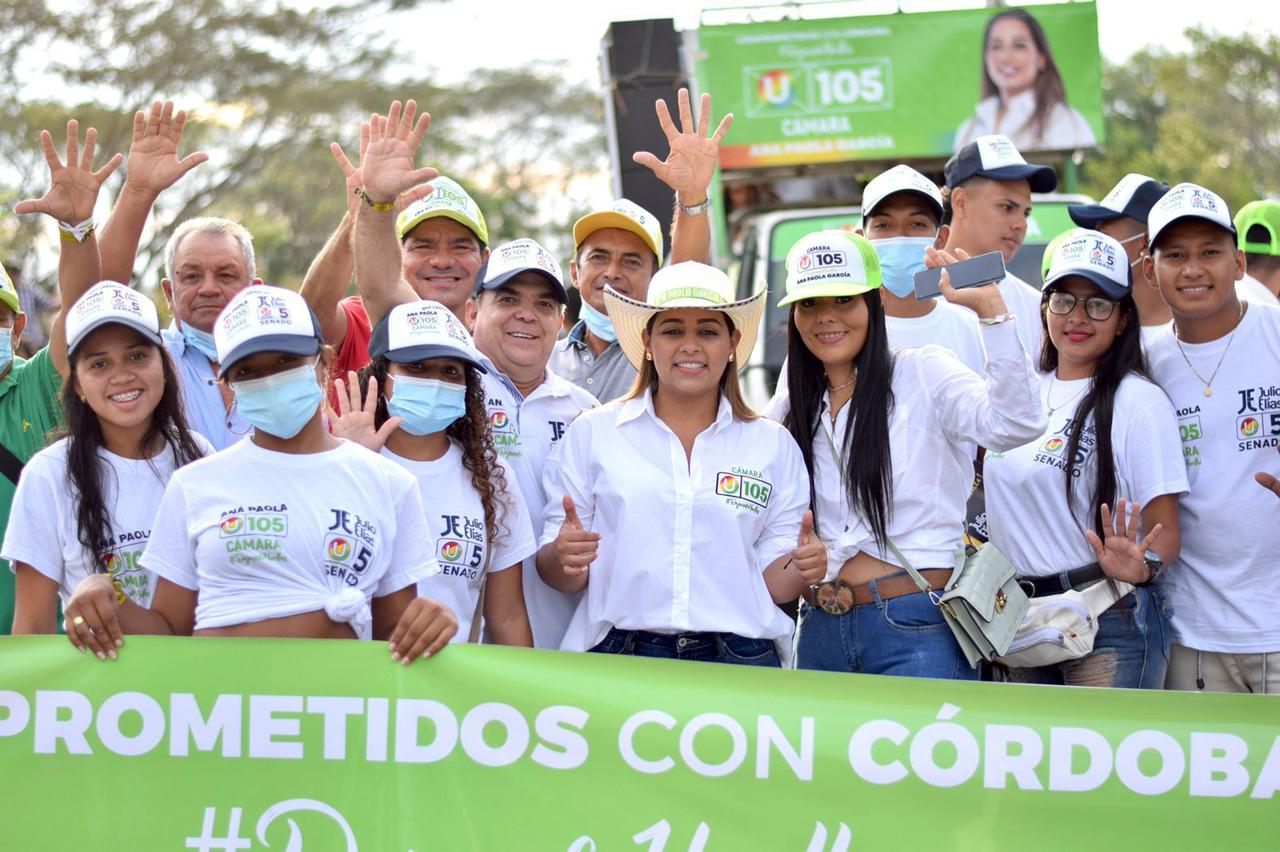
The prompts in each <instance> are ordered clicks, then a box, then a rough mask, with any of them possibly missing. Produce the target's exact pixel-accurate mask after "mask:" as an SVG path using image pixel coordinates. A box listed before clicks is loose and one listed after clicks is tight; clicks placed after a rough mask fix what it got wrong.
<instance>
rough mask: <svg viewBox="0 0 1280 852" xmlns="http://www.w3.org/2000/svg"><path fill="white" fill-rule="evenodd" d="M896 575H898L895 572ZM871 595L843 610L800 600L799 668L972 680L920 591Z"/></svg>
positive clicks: (938, 615) (946, 629)
mask: <svg viewBox="0 0 1280 852" xmlns="http://www.w3.org/2000/svg"><path fill="white" fill-rule="evenodd" d="M894 576H897V575H894ZM870 585H871V589H872V594H873V595H874V597H875V600H874V601H872V602H871V603H868V604H863V605H861V606H855V607H854V608H853V609H851V610H849V611H848V612H846V613H845V614H844V615H830V614H828V613H826V612H824V611H823V610H821V609H819V608H818V607H814V606H810V605H809V604H808V603H805V602H803V601H801V603H800V646H799V649H798V651H797V660H798V664H797V665H798V667H799V668H802V669H815V670H818V671H824V672H856V673H860V674H883V675H897V676H899V677H934V678H943V679H946V680H977V679H978V672H977V670H976V669H972V668H970V667H969V661H968V660H967V659H965V656H964V652H963V651H961V650H960V646H959V645H958V644H957V643H956V639H955V636H954V635H952V633H951V628H950V627H948V626H947V623H946V621H944V620H943V618H942V612H941V611H939V609H938V608H937V607H936V606H934V605H933V603H932V602H931V601H930V600H929V596H928V595H926V594H925V593H924V592H915V593H913V594H909V595H902V596H901V597H897V598H891V599H889V600H887V601H886V600H882V599H881V598H880V593H879V591H878V590H877V589H876V581H875V580H872V581H871V584H870Z"/></svg>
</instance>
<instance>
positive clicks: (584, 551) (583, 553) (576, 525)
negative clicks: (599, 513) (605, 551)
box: [556, 494, 600, 577]
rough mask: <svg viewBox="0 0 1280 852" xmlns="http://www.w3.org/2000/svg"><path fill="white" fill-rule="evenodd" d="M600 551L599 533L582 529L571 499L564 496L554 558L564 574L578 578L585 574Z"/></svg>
mask: <svg viewBox="0 0 1280 852" xmlns="http://www.w3.org/2000/svg"><path fill="white" fill-rule="evenodd" d="M599 550H600V533H597V532H591V531H590V530H585V529H583V528H582V520H581V519H580V518H579V517H578V510H577V508H576V507H575V506H574V505H573V498H572V497H570V496H569V495H568V494H566V495H564V523H562V524H561V525H560V534H559V535H557V536H556V556H557V557H558V558H559V560H560V565H561V566H562V567H563V568H564V573H565V574H566V575H567V576H570V577H578V576H581V575H582V574H585V573H587V566H589V565H590V564H591V563H592V561H594V560H595V558H596V556H597V555H598V553H599Z"/></svg>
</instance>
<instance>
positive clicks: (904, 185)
mask: <svg viewBox="0 0 1280 852" xmlns="http://www.w3.org/2000/svg"><path fill="white" fill-rule="evenodd" d="M899 192H910V193H913V194H915V195H919V196H922V197H923V198H924V199H925V200H926V201H928V202H929V207H930V208H931V209H932V210H933V212H934V213H936V214H937V216H938V221H939V222H941V221H942V193H941V192H939V191H938V188H937V187H936V186H934V185H933V181H931V180H929V179H928V178H927V177H925V176H924V175H922V174H920V173H919V172H918V171H916V170H915V169H913V168H911V167H910V166H905V165H897V166H894V167H893V168H891V169H889V170H888V171H884V172H881V173H880V174H878V175H876V176H875V177H873V178H872V179H871V182H870V183H868V184H867V185H866V187H865V188H864V189H863V190H862V221H864V222H865V221H867V217H868V216H870V215H871V214H872V213H874V212H875V209H876V206H877V205H878V204H879V203H880V202H881V201H884V200H885V199H886V198H888V197H889V196H890V195H894V194H896V193H899Z"/></svg>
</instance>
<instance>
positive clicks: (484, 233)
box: [396, 177, 489, 246]
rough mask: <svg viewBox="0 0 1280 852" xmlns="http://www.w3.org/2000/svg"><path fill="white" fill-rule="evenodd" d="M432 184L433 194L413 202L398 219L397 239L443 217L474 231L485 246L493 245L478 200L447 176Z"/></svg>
mask: <svg viewBox="0 0 1280 852" xmlns="http://www.w3.org/2000/svg"><path fill="white" fill-rule="evenodd" d="M430 184H431V188H432V193H431V194H430V195H428V196H427V197H426V198H422V199H419V200H418V201H415V202H413V203H412V204H410V205H409V206H408V207H406V208H405V209H404V210H403V211H402V212H401V213H400V215H399V216H397V217H396V236H397V237H398V238H399V239H402V240H403V239H404V238H405V235H406V234H408V233H409V232H410V231H412V230H413V229H414V228H416V227H418V226H419V225H420V224H422V223H423V222H425V221H426V220H428V219H430V218H432V217H435V216H443V217H444V218H446V219H452V220H453V221H455V222H457V223H458V224H459V225H462V226H463V227H464V228H467V229H468V230H470V231H471V233H473V234H475V235H476V239H478V240H479V241H480V244H481V245H483V246H487V245H489V227H488V226H487V225H486V224H485V221H484V214H483V213H481V212H480V206H479V205H478V204H476V202H475V199H474V198H472V197H471V196H470V195H469V194H467V191H466V190H465V189H463V188H462V187H461V186H459V185H458V183H457V181H454V180H450V179H449V178H447V177H438V178H435V179H434V180H432V181H430Z"/></svg>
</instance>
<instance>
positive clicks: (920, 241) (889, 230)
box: [860, 165, 986, 375]
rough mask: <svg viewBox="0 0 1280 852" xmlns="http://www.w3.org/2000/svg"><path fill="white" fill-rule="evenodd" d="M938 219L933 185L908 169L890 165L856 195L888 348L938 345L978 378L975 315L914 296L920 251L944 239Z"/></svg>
mask: <svg viewBox="0 0 1280 852" xmlns="http://www.w3.org/2000/svg"><path fill="white" fill-rule="evenodd" d="M942 215H943V200H942V193H941V192H939V191H938V188H937V187H936V186H934V185H933V182H932V181H930V180H929V179H928V178H926V177H925V176H924V175H922V174H920V173H919V172H918V171H916V170H915V169H913V168H911V167H910V166H901V165H900V166H894V167H893V168H891V169H889V170H888V171H886V172H882V173H880V174H879V175H877V176H876V177H874V178H872V179H871V182H870V183H868V184H867V186H866V188H865V189H864V190H863V191H862V228H861V229H860V233H862V234H863V236H865V237H866V238H867V239H868V240H870V241H871V244H872V245H873V246H874V247H875V249H876V254H877V255H879V257H880V271H881V273H882V274H883V275H884V287H883V288H882V289H881V291H880V298H881V300H882V301H883V303H884V322H885V330H886V331H887V332H888V334H889V346H890V348H892V349H907V348H910V347H913V346H925V345H927V344H934V345H937V346H941V347H943V348H945V349H950V350H951V351H952V352H954V353H955V355H956V357H957V358H959V359H960V362H961V363H963V364H964V365H965V366H966V367H968V368H969V369H970V370H973V371H974V372H975V373H977V374H978V375H982V372H983V366H984V364H985V363H986V355H985V354H984V353H983V350H982V338H981V336H980V335H979V333H978V317H977V315H976V314H974V313H973V312H972V311H968V310H965V309H964V308H961V307H958V306H956V305H953V304H951V303H950V302H948V301H946V300H945V299H925V300H920V299H917V298H916V294H915V273H916V272H921V271H923V270H924V268H925V263H924V253H925V249H926V248H928V247H929V246H935V247H936V245H937V244H939V243H941V244H945V243H946V241H947V232H948V228H947V226H946V225H943V224H942Z"/></svg>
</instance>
